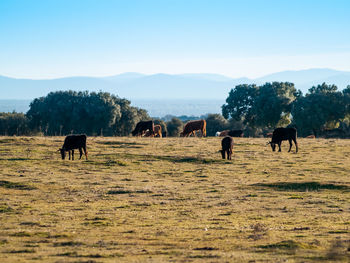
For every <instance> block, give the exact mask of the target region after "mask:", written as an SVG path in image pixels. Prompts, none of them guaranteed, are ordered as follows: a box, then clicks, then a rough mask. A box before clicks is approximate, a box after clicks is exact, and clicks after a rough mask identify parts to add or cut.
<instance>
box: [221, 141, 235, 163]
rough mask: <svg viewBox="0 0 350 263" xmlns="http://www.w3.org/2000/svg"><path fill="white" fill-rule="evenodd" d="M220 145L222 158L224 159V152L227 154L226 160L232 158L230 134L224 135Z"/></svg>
mask: <svg viewBox="0 0 350 263" xmlns="http://www.w3.org/2000/svg"><path fill="white" fill-rule="evenodd" d="M221 147H222V149H221V150H220V152H221V156H222V159H225V153H226V155H227V160H231V159H232V149H233V139H232V137H230V136H226V137H225V138H223V139H222V141H221Z"/></svg>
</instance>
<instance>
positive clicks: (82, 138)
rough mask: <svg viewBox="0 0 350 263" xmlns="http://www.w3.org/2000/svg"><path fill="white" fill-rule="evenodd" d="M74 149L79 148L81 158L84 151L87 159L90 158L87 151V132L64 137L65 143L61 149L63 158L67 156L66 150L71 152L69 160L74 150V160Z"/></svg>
mask: <svg viewBox="0 0 350 263" xmlns="http://www.w3.org/2000/svg"><path fill="white" fill-rule="evenodd" d="M74 149H79V153H80V158H79V159H81V156H82V155H83V151H82V150H84V153H85V157H86V160H87V159H88V156H87V151H86V135H85V134H78V135H68V136H67V137H66V138H65V139H64V143H63V146H62V148H61V149H59V151H60V152H61V156H62V160H64V159H65V158H66V152H68V154H69V160H70V155H71V152H72V160H74Z"/></svg>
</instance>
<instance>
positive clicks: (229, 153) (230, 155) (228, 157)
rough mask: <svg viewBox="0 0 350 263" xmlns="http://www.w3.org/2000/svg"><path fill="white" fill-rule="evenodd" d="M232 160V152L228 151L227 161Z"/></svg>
mask: <svg viewBox="0 0 350 263" xmlns="http://www.w3.org/2000/svg"><path fill="white" fill-rule="evenodd" d="M231 159H232V151H230V150H228V151H227V160H231Z"/></svg>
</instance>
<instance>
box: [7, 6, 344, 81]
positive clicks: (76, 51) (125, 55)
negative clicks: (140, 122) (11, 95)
mask: <svg viewBox="0 0 350 263" xmlns="http://www.w3.org/2000/svg"><path fill="white" fill-rule="evenodd" d="M349 13H350V1H348V0H318V1H314V0H307V1H306V0H304V1H301V0H293V1H287V0H246V1H243V0H241V1H235V0H218V1H212V0H210V1H208V0H198V1H197V0H186V1H183V0H114V1H113V0H1V1H0V75H4V76H10V77H18V78H35V79H40V78H55V77H63V76H77V75H79V76H108V75H115V74H119V73H123V72H141V73H146V74H152V73H160V72H162V73H170V74H177V73H219V74H224V75H227V76H231V77H242V76H247V77H259V76H262V75H265V74H268V73H272V72H277V71H282V70H298V69H306V68H314V67H317V68H320V67H321V68H325V67H327V68H334V69H339V70H348V71H350V62H349V61H350V32H349V31H350V29H349V26H350V16H349Z"/></svg>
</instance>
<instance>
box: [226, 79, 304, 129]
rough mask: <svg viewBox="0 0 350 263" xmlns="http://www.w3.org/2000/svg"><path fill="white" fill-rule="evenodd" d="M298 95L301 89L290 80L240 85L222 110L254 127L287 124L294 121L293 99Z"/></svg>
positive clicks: (227, 116)
mask: <svg viewBox="0 0 350 263" xmlns="http://www.w3.org/2000/svg"><path fill="white" fill-rule="evenodd" d="M297 96H300V92H297V90H296V89H295V87H294V84H293V83H289V82H273V83H266V84H264V85H262V86H256V85H247V84H245V85H238V86H236V87H235V89H233V90H231V91H230V93H229V96H228V98H227V99H226V104H224V105H223V106H222V114H223V116H224V117H225V118H226V119H228V118H230V117H231V118H232V119H234V120H236V121H242V122H243V124H245V125H248V126H249V127H251V128H264V127H276V126H278V125H286V124H288V123H289V122H290V111H291V103H292V102H293V101H294V100H295V99H296V97H297Z"/></svg>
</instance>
